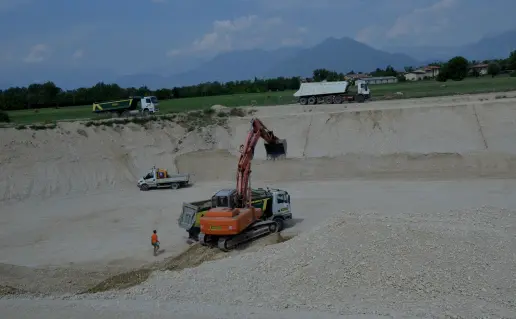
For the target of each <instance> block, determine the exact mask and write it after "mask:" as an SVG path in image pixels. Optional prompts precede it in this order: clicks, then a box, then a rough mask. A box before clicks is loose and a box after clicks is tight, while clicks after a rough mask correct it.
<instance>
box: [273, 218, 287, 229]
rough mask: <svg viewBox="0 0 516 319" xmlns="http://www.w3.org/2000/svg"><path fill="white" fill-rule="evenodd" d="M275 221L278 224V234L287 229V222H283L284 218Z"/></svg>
mask: <svg viewBox="0 0 516 319" xmlns="http://www.w3.org/2000/svg"><path fill="white" fill-rule="evenodd" d="M273 221H275V222H276V224H278V232H280V231H282V230H283V228H285V221H284V220H283V218H281V217H276V218H274V219H273Z"/></svg>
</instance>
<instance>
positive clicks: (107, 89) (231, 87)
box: [0, 77, 300, 111]
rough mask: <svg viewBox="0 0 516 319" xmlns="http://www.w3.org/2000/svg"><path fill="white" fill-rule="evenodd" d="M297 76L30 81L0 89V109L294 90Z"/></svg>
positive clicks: (9, 109)
mask: <svg viewBox="0 0 516 319" xmlns="http://www.w3.org/2000/svg"><path fill="white" fill-rule="evenodd" d="M299 83H300V79H299V78H298V77H291V78H288V77H278V78H274V79H257V78H255V79H254V80H248V81H231V82H226V83H220V82H207V83H201V84H198V85H191V86H183V87H174V88H171V89H168V88H164V89H159V90H151V89H149V88H148V87H146V86H143V87H140V88H134V87H132V88H122V87H120V86H119V85H118V84H106V83H103V82H99V83H97V84H95V85H94V86H92V87H90V88H79V89H75V90H63V89H61V88H59V87H58V86H56V85H55V84H54V83H53V82H51V81H48V82H45V83H41V84H40V83H34V84H31V85H29V86H28V87H11V88H8V89H7V90H3V91H2V90H0V110H7V111H12V110H21V109H33V108H48V107H66V106H75V105H87V104H92V103H95V102H105V101H110V100H119V99H127V98H129V97H130V96H152V95H153V96H156V97H157V98H158V99H159V100H168V99H179V98H190V97H201V96H215V95H228V94H243V93H260V92H269V91H285V90H295V89H298V88H299Z"/></svg>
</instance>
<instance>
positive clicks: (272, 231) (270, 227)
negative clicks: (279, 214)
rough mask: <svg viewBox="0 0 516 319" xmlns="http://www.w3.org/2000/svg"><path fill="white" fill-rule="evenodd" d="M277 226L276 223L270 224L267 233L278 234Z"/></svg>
mask: <svg viewBox="0 0 516 319" xmlns="http://www.w3.org/2000/svg"><path fill="white" fill-rule="evenodd" d="M278 229H279V225H278V223H271V224H270V225H269V231H270V232H271V233H272V234H273V233H276V232H279V230H278Z"/></svg>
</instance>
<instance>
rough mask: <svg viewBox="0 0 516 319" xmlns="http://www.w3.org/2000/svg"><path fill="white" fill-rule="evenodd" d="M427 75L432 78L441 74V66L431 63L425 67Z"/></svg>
mask: <svg viewBox="0 0 516 319" xmlns="http://www.w3.org/2000/svg"><path fill="white" fill-rule="evenodd" d="M423 70H424V71H425V73H426V75H427V76H428V77H430V78H435V77H436V76H438V75H439V71H441V67H440V66H437V65H429V66H427V67H426V68H424V69H423Z"/></svg>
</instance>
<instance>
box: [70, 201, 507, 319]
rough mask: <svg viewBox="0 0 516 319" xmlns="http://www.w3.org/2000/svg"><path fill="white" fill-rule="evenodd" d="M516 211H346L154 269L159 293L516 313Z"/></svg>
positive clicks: (264, 302)
mask: <svg viewBox="0 0 516 319" xmlns="http://www.w3.org/2000/svg"><path fill="white" fill-rule="evenodd" d="M515 234H516V213H515V212H512V211H507V210H503V209H497V208H493V207H483V208H481V209H474V210H463V211H450V212H446V213H441V214H433V215H424V214H417V213H413V214H404V215H399V216H398V217H396V218H394V217H385V216H381V215H379V214H376V213H374V212H356V213H344V212H343V213H342V214H339V215H338V216H336V217H335V218H333V219H331V220H329V221H327V222H326V223H324V224H322V225H320V226H319V227H317V228H315V229H313V230H312V231H310V232H307V233H304V234H301V235H299V236H297V237H295V238H294V239H292V240H290V241H287V242H284V243H281V244H278V245H275V246H270V247H266V248H264V249H262V250H260V251H259V252H256V253H249V254H242V255H239V256H236V257H231V258H226V259H224V260H219V261H213V262H207V263H205V264H203V265H201V266H199V267H197V268H191V269H185V270H182V271H179V272H172V271H166V272H156V273H154V274H153V275H152V276H151V277H150V278H149V280H147V281H146V282H145V283H144V284H142V285H139V286H136V287H133V288H130V289H128V290H125V291H119V292H108V293H101V294H96V295H84V296H80V297H79V296H76V297H73V298H95V299H97V298H100V299H103V298H108V299H111V298H122V299H140V298H142V299H153V300H159V301H167V300H170V301H172V300H173V301H178V302H181V301H185V302H199V303H212V304H233V305H242V306H245V305H249V306H251V305H252V306H258V307H269V308H274V309H277V308H282V309H284V308H294V309H299V310H301V309H302V310H320V311H331V312H339V313H341V314H358V313H362V314H384V315H386V314H391V315H394V314H395V313H399V312H403V313H404V314H406V315H412V316H420V317H433V316H438V317H444V316H449V317H452V318H453V317H456V318H461V317H465V318H473V317H477V318H478V317H483V316H484V317H506V318H508V317H511V318H514V317H516V304H515V300H516V299H515V297H514V296H516V284H515V283H516V282H515V281H516V277H515V274H516V237H515Z"/></svg>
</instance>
